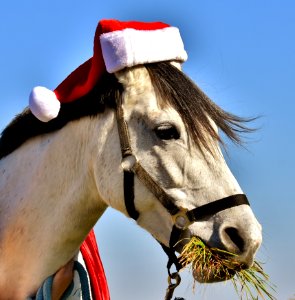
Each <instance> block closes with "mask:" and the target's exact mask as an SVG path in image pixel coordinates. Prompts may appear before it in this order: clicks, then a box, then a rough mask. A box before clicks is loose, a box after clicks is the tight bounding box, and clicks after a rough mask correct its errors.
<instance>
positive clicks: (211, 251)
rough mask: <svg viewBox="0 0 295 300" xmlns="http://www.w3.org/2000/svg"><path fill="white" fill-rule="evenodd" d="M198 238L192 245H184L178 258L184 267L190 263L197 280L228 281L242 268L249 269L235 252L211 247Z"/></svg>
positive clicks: (203, 281) (206, 281)
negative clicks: (238, 259)
mask: <svg viewBox="0 0 295 300" xmlns="http://www.w3.org/2000/svg"><path fill="white" fill-rule="evenodd" d="M196 239H197V242H195V244H194V245H193V246H192V247H191V246H189V247H187V246H186V245H185V246H184V248H183V249H182V250H183V251H182V252H181V254H180V256H179V258H178V259H179V262H180V263H181V264H182V267H186V266H188V265H190V268H191V270H192V275H193V277H194V279H195V280H196V281H198V282H200V283H214V282H220V281H226V280H230V279H232V278H233V277H234V276H235V275H236V274H237V273H238V272H240V271H241V270H244V269H247V267H246V266H245V265H244V264H242V263H240V262H238V261H237V256H236V255H235V254H232V253H230V252H227V251H225V250H221V249H218V248H211V247H209V246H208V245H206V244H205V243H204V242H203V241H202V240H201V239H199V238H196ZM189 243H190V242H189ZM189 243H188V244H189ZM181 246H182V245H181Z"/></svg>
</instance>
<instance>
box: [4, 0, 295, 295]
mask: <svg viewBox="0 0 295 300" xmlns="http://www.w3.org/2000/svg"><path fill="white" fill-rule="evenodd" d="M100 2H102V1H100ZM294 15H295V2H294V1H292V0H289V1H287V0H281V1H274V0H268V1H263V0H262V1H256V0H248V1H234V0H225V1H218V0H212V1H200V0H190V1H175V0H170V1H166V0H162V1H161V0H157V1H155V0H141V1H138V0H125V1H119V0H109V1H104V3H103V4H102V3H99V2H98V1H92V0H86V1H76V0H71V1H69V0H65V1H60V0H59V1H57V0H51V1H49V0H41V1H40V0H38V1H37V0H26V1H13V0H12V1H2V3H1V9H0V38H1V46H0V82H1V90H0V93H1V94H0V129H3V128H4V126H5V125H6V124H7V123H8V122H9V121H10V120H11V119H12V118H13V116H14V115H15V114H17V113H18V112H20V111H21V110H22V109H23V108H24V107H25V106H26V105H27V99H28V94H29V92H30V90H31V88H32V87H33V86H36V85H44V86H47V87H49V88H54V87H56V86H57V85H58V84H59V83H60V82H61V81H62V80H63V79H64V78H65V77H66V76H67V75H68V74H69V73H70V72H71V71H73V70H74V69H75V68H76V67H77V66H78V65H79V64H81V63H82V62H84V61H85V60H86V59H87V58H89V57H90V56H91V55H92V41H93V36H94V31H95V28H96V24H97V22H98V21H99V20H100V19H102V18H117V19H122V20H130V19H135V20H142V21H154V20H160V21H164V22H167V23H169V24H171V25H175V26H177V27H179V28H180V30H181V34H182V36H183V39H184V43H185V48H186V50H187V52H188V54H189V59H188V61H187V62H186V63H185V65H184V71H185V72H186V73H187V74H188V75H189V76H190V77H191V78H192V79H193V80H194V81H195V82H197V83H198V85H199V86H200V87H201V88H202V89H203V90H204V91H205V92H206V93H207V94H208V95H209V96H210V97H211V98H212V99H213V100H214V101H215V102H216V103H217V104H219V105H220V106H222V107H223V108H225V109H226V110H229V111H232V112H234V113H236V114H240V115H243V116H256V115H261V118H260V119H259V120H258V121H256V122H255V123H254V124H253V125H254V126H256V127H259V130H258V131H257V132H256V133H254V134H252V135H251V136H249V137H248V138H247V144H246V149H243V148H239V147H236V146H233V145H229V156H228V157H227V160H228V163H229V165H230V167H231V169H232V171H233V173H234V174H235V176H236V177H237V179H238V181H239V182H240V184H241V186H242V187H243V189H244V191H245V192H246V193H247V195H248V197H249V199H250V201H251V205H252V208H253V210H254V212H255V213H256V215H257V217H258V219H259V221H260V222H261V224H262V225H263V230H264V242H263V246H262V247H261V250H260V251H259V254H258V259H260V260H261V261H264V262H265V270H266V272H268V273H269V275H270V276H271V280H272V281H273V282H274V283H275V284H276V285H277V291H278V293H277V298H278V299H279V300H285V299H286V300H287V299H290V298H291V297H292V296H294V294H295V277H294V269H295V260H294V254H293V253H294V248H295V239H294V229H295V218H294V211H295V201H294V200H295V199H294V198H295V196H294V194H293V187H294V184H295V176H294V170H295V160H294V153H295V141H294V130H295V126H294V109H295V105H294V101H295V92H294V86H295V39H294V34H295V18H294ZM96 233H97V238H98V243H99V246H100V251H101V256H102V259H103V262H104V266H105V271H106V274H107V277H108V281H109V287H110V291H111V296H112V300H119V299H129V300H138V299H141V300H150V299H163V296H164V291H165V289H166V270H165V265H166V257H165V255H164V253H163V252H162V250H161V249H160V247H159V246H158V244H157V243H156V242H155V241H154V240H153V239H152V238H151V237H150V235H149V234H148V233H146V232H144V231H143V230H142V229H140V228H138V227H137V226H136V225H135V223H134V222H133V221H131V220H128V219H127V218H125V217H124V216H122V215H121V214H119V213H117V212H115V211H113V210H111V209H109V210H108V211H107V212H106V213H105V215H103V217H102V218H101V220H100V221H99V222H98V224H97V225H96ZM191 287H192V282H191V278H190V277H189V274H187V273H185V274H184V280H183V282H182V285H181V287H180V288H178V289H177V292H176V295H177V296H184V297H185V298H186V300H192V299H208V300H210V299H221V300H223V299H224V300H231V299H238V297H237V296H236V295H235V293H234V292H233V288H232V286H231V285H230V284H224V283H223V284H218V285H215V286H211V285H210V286H203V287H200V286H199V285H197V286H196V294H193V293H192V292H191ZM294 297H295V296H294Z"/></svg>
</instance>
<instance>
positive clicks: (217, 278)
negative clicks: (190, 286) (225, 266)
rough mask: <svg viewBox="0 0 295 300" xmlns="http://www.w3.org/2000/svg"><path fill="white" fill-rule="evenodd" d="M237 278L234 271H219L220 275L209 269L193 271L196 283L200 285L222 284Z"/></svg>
mask: <svg viewBox="0 0 295 300" xmlns="http://www.w3.org/2000/svg"><path fill="white" fill-rule="evenodd" d="M234 276H235V271H234V270H227V272H225V271H219V272H218V274H216V272H214V271H212V270H209V269H207V268H202V269H201V267H199V268H196V269H195V270H194V271H193V277H194V279H195V280H196V281H198V282H200V283H214V282H221V281H226V280H229V279H231V278H232V277H234Z"/></svg>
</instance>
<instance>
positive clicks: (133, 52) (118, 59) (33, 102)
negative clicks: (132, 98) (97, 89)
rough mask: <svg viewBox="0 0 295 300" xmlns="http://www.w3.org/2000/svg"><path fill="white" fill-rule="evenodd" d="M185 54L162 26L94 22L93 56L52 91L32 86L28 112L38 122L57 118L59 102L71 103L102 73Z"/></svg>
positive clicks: (173, 31) (176, 37)
mask: <svg viewBox="0 0 295 300" xmlns="http://www.w3.org/2000/svg"><path fill="white" fill-rule="evenodd" d="M186 59H187V54H186V51H185V50H184V45H183V42H182V39H181V36H180V33H179V30H178V28H176V27H171V26H169V25H167V24H165V23H161V22H153V23H144V22H134V21H131V22H121V21H117V20H102V21H100V22H99V23H98V26H97V29H96V33H95V38H94V51H93V56H92V57H91V58H90V59H89V60H87V61H86V62H85V63H84V64H82V65H81V66H79V67H78V68H77V69H76V70H75V71H74V72H72V73H71V74H70V75H69V76H68V77H67V78H66V79H65V80H64V81H63V82H62V83H61V84H60V85H59V86H58V87H57V88H56V89H55V90H54V91H51V90H48V89H47V88H44V87H40V86H38V87H35V88H34V89H33V90H32V92H31V94H30V99H29V107H30V109H31V112H32V113H33V114H34V115H35V116H36V117H37V118H38V119H39V120H41V121H43V122H48V121H50V120H52V119H54V118H56V117H57V115H58V113H59V109H60V104H61V103H67V102H71V101H75V100H76V99H78V98H80V97H82V96H84V95H86V94H87V93H89V92H90V91H91V90H92V89H93V87H94V86H95V85H96V84H97V82H98V81H99V79H100V78H101V76H102V74H103V73H104V72H109V73H114V72H117V71H120V70H122V69H124V68H126V67H133V66H136V65H141V64H146V63H153V62H160V61H169V60H175V61H179V62H184V61H186Z"/></svg>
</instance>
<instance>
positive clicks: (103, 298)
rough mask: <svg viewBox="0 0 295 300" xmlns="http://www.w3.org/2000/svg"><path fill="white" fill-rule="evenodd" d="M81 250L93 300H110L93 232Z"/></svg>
mask: <svg viewBox="0 0 295 300" xmlns="http://www.w3.org/2000/svg"><path fill="white" fill-rule="evenodd" d="M80 250H81V253H82V255H83V258H84V261H85V264H86V268H87V271H88V274H89V278H90V284H91V291H92V296H93V299H94V300H110V294H109V289H108V284H107V280H106V277H105V273H104V269H103V265H102V262H101V260H100V256H99V253H98V247H97V244H96V238H95V235H94V231H93V230H91V231H90V233H89V234H88V236H87V238H86V239H85V241H84V242H83V244H82V246H81V248H80Z"/></svg>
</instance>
